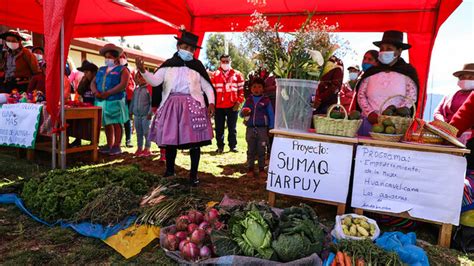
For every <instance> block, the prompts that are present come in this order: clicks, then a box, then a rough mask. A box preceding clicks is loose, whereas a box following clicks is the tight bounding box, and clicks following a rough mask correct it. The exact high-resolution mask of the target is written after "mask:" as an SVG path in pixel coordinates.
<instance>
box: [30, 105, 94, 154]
mask: <svg viewBox="0 0 474 266" xmlns="http://www.w3.org/2000/svg"><path fill="white" fill-rule="evenodd" d="M64 111H65V117H66V123H67V124H68V130H66V136H67V137H69V136H71V137H76V138H80V139H83V140H89V141H90V142H91V143H90V144H89V145H84V146H78V147H71V148H69V147H67V148H66V155H67V154H72V153H78V152H90V160H91V161H93V162H96V161H97V159H98V149H97V147H98V145H99V134H100V127H101V121H102V108H100V107H95V106H94V107H77V108H66V109H65V110H64ZM56 136H57V138H58V141H57V143H58V148H57V149H56V152H57V154H58V156H59V145H60V142H59V134H56ZM66 139H68V138H66ZM35 150H38V151H46V152H52V144H51V138H49V140H47V141H39V142H38V140H37V142H36V147H35ZM27 157H28V159H32V158H34V150H28V153H27Z"/></svg>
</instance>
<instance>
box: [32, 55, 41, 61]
mask: <svg viewBox="0 0 474 266" xmlns="http://www.w3.org/2000/svg"><path fill="white" fill-rule="evenodd" d="M34 55H35V57H36V60H38V62H40V61H43V55H41V54H34Z"/></svg>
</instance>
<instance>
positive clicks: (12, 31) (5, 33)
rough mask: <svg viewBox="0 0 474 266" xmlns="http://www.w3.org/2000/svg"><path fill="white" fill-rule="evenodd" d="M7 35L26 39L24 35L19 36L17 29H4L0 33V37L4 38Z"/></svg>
mask: <svg viewBox="0 0 474 266" xmlns="http://www.w3.org/2000/svg"><path fill="white" fill-rule="evenodd" d="M8 36H11V37H15V38H16V39H17V40H18V41H26V39H25V37H23V36H21V34H20V33H19V32H18V31H15V30H9V31H6V32H4V33H2V34H0V38H2V39H4V40H5V39H6V38H7V37H8Z"/></svg>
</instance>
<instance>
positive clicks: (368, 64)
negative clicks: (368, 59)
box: [362, 63, 374, 72]
mask: <svg viewBox="0 0 474 266" xmlns="http://www.w3.org/2000/svg"><path fill="white" fill-rule="evenodd" d="M373 66H374V65H372V64H371V63H362V70H363V71H364V72H365V71H367V69H369V68H371V67H373Z"/></svg>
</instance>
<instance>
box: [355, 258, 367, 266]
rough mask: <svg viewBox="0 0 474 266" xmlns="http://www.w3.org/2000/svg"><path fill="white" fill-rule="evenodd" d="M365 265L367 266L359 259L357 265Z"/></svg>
mask: <svg viewBox="0 0 474 266" xmlns="http://www.w3.org/2000/svg"><path fill="white" fill-rule="evenodd" d="M364 265H365V261H364V259H357V264H356V266H364Z"/></svg>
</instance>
